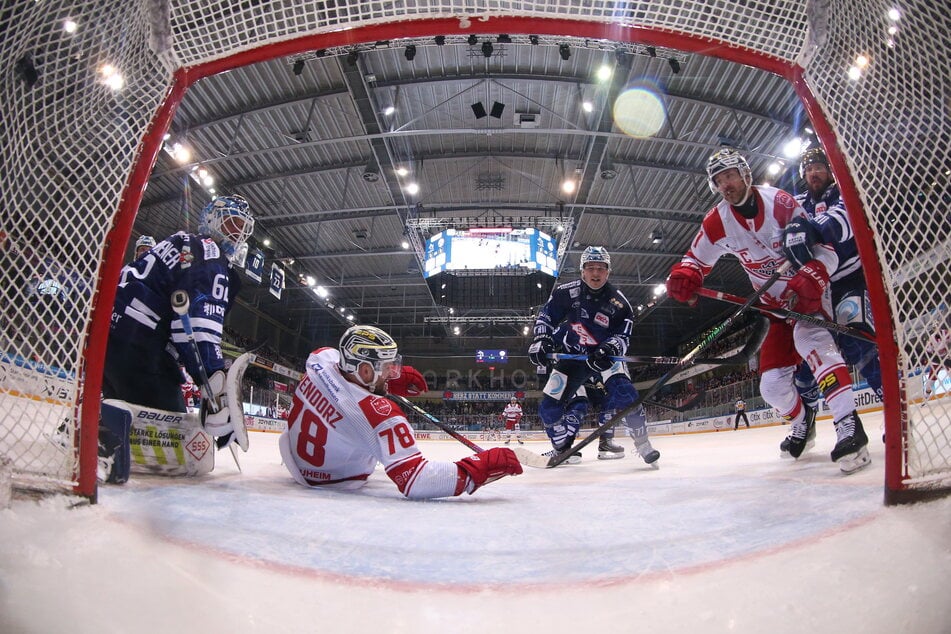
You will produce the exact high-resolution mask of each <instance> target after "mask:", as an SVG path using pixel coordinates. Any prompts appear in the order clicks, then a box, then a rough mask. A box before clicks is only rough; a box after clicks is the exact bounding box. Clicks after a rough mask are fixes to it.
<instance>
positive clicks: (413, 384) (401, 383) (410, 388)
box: [386, 365, 429, 396]
mask: <svg viewBox="0 0 951 634" xmlns="http://www.w3.org/2000/svg"><path fill="white" fill-rule="evenodd" d="M428 390H429V386H428V385H426V379H424V378H423V375H422V374H420V373H419V370H417V369H416V368H414V367H413V366H409V365H404V366H403V371H402V372H401V373H400V375H399V377H397V378H395V379H390V380H389V381H387V382H386V391H387V392H389V393H390V394H396V395H397V396H419V395H420V394H422V393H423V392H426V391H428Z"/></svg>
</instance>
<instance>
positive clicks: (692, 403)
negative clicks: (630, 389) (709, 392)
mask: <svg viewBox="0 0 951 634" xmlns="http://www.w3.org/2000/svg"><path fill="white" fill-rule="evenodd" d="M705 393H706V392H704V391H702V390H701V391H700V392H697V393H696V394H694V395H693V398H691V399H690V400H689V401H687V402H686V403H684V404H683V405H681V406H680V407H674V406H673V405H665V404H663V403H658V402H657V401H644V405H653V406H654V407H660V408H663V409H669V410H670V411H672V412H679V413H681V414H683V413H684V412H688V411H690V410H692V409H693V408H694V407H696V406H697V403H699V402H700V400H701V399H702V398H703V395H704V394H705Z"/></svg>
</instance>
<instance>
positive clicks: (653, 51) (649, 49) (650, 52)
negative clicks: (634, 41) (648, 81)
mask: <svg viewBox="0 0 951 634" xmlns="http://www.w3.org/2000/svg"><path fill="white" fill-rule="evenodd" d="M647 54H648V55H650V56H651V57H657V49H656V48H654V47H653V46H648V47H647Z"/></svg>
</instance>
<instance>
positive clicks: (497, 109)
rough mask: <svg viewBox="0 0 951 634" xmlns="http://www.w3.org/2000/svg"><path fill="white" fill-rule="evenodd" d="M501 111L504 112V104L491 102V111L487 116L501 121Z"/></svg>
mask: <svg viewBox="0 0 951 634" xmlns="http://www.w3.org/2000/svg"><path fill="white" fill-rule="evenodd" d="M503 110H505V104H504V103H499V102H498V101H495V102H492V111H491V112H489V115H491V116H493V117H495V118H496V119H501V118H502V111H503Z"/></svg>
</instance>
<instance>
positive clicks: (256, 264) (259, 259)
mask: <svg viewBox="0 0 951 634" xmlns="http://www.w3.org/2000/svg"><path fill="white" fill-rule="evenodd" d="M244 272H245V273H247V275H248V277H250V278H251V279H252V280H254V281H255V282H257V283H258V284H260V283H261V279H262V278H263V277H264V251H262V250H261V249H257V248H255V249H251V250H250V251H249V252H248V259H247V264H246V265H245V268H244Z"/></svg>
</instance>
